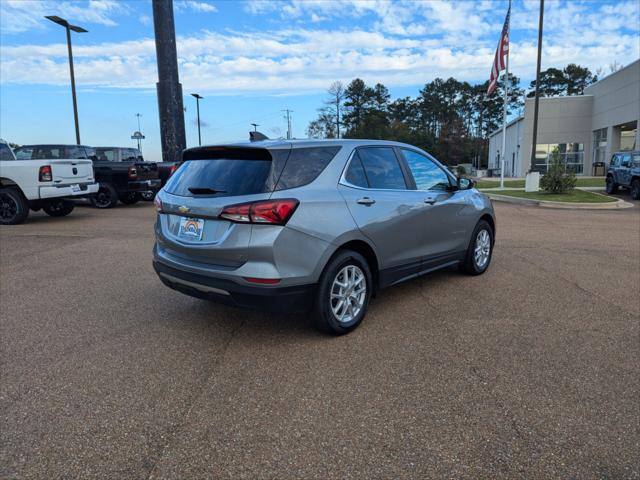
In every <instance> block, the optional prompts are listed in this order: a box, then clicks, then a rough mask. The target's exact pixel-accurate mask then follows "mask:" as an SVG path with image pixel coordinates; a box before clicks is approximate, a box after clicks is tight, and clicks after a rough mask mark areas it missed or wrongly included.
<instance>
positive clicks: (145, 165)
mask: <svg viewBox="0 0 640 480" xmlns="http://www.w3.org/2000/svg"><path fill="white" fill-rule="evenodd" d="M134 166H135V167H136V172H137V174H138V175H137V178H138V179H140V180H153V179H154V178H158V164H157V163H155V162H136V163H134Z"/></svg>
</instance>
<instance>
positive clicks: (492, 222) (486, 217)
mask: <svg viewBox="0 0 640 480" xmlns="http://www.w3.org/2000/svg"><path fill="white" fill-rule="evenodd" d="M480 220H484V221H485V222H487V223H488V224H489V226H490V227H491V230H492V231H493V241H494V242H495V239H496V221H495V219H494V218H493V216H491V215H489V214H488V213H485V214H484V215H482V216H481V217H480Z"/></svg>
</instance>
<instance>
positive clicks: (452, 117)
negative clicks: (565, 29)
mask: <svg viewBox="0 0 640 480" xmlns="http://www.w3.org/2000/svg"><path fill="white" fill-rule="evenodd" d="M596 80H597V77H596V76H594V75H593V74H591V72H590V71H589V70H588V69H587V68H583V67H580V66H578V65H574V64H571V65H568V66H567V67H566V68H565V69H564V70H558V69H553V68H550V69H547V70H545V71H544V72H541V77H540V91H541V95H546V96H552V95H581V94H582V93H583V91H584V88H585V87H586V86H587V85H589V84H590V83H593V82H594V81H596ZM505 82H508V86H509V101H508V103H507V108H508V114H509V115H511V114H512V113H514V112H517V111H519V110H520V109H522V107H523V105H524V98H525V91H524V89H523V88H521V87H520V79H519V78H518V77H516V76H514V75H512V74H509V77H508V78H506V76H505V75H502V77H501V78H500V79H499V81H498V87H497V88H496V90H495V91H494V92H493V93H492V94H491V95H487V93H486V92H487V87H488V84H489V82H488V81H486V82H484V83H480V84H475V85H472V84H470V83H469V82H460V81H458V80H456V79H455V78H449V79H447V80H444V79H442V78H436V79H435V80H433V81H431V82H428V83H426V84H425V85H424V87H423V88H422V89H421V90H420V92H419V94H418V96H416V97H413V98H412V97H403V98H398V99H396V100H393V101H392V100H391V96H390V94H389V90H388V89H387V87H385V86H384V85H382V84H381V83H377V84H375V85H373V86H370V85H367V84H366V83H365V82H364V81H363V80H362V79H360V78H356V79H354V80H352V81H351V82H350V83H349V84H348V85H346V86H345V85H344V84H343V83H342V82H339V81H338V82H334V83H332V84H331V86H330V87H329V89H328V90H327V97H326V99H325V101H324V103H323V106H322V107H321V108H319V109H318V117H317V118H316V119H315V120H313V121H311V122H310V123H309V126H308V127H307V134H308V135H309V137H312V138H371V139H384V140H395V141H399V142H406V143H410V144H412V145H416V146H418V147H421V148H423V149H425V150H427V151H428V152H430V153H432V154H433V155H434V156H435V157H437V158H438V159H439V160H440V161H442V162H443V163H445V164H449V165H457V164H459V163H473V164H475V165H485V166H486V163H487V150H488V146H489V142H488V137H489V134H490V133H491V132H493V131H494V130H496V129H497V128H499V127H500V126H501V125H502V111H503V106H504V101H503V98H504V87H505ZM534 87H535V82H532V84H531V88H534Z"/></svg>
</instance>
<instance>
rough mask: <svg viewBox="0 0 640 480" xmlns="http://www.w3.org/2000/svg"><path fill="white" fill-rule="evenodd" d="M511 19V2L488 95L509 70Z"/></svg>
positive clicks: (494, 60) (492, 68)
mask: <svg viewBox="0 0 640 480" xmlns="http://www.w3.org/2000/svg"><path fill="white" fill-rule="evenodd" d="M510 17H511V2H509V10H507V18H505V19H504V27H502V33H501V34H500V41H499V42H498V48H497V49H496V56H495V58H494V59H493V67H491V76H490V77H489V88H488V89H487V95H491V93H493V91H494V90H495V89H496V86H497V84H498V77H499V76H500V72H501V71H502V70H504V69H505V68H507V57H508V56H509V18H510Z"/></svg>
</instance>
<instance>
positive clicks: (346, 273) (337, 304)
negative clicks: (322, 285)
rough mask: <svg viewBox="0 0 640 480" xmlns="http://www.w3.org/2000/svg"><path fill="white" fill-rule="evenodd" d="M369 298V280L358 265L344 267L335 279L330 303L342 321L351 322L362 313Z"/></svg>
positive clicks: (335, 314) (332, 309) (337, 317)
mask: <svg viewBox="0 0 640 480" xmlns="http://www.w3.org/2000/svg"><path fill="white" fill-rule="evenodd" d="M366 298H367V280H366V277H365V275H364V272H363V271H362V270H361V269H360V268H359V267H357V266H356V265H347V266H346V267H343V268H342V269H341V270H340V271H339V272H338V274H337V275H336V276H335V278H334V279H333V284H332V285H331V291H330V297H329V303H330V306H331V311H332V312H333V315H334V317H335V318H336V320H337V321H338V322H340V323H349V322H351V321H353V320H355V318H356V317H357V316H358V315H359V314H360V312H361V311H362V309H363V307H364V302H365V300H366Z"/></svg>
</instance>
